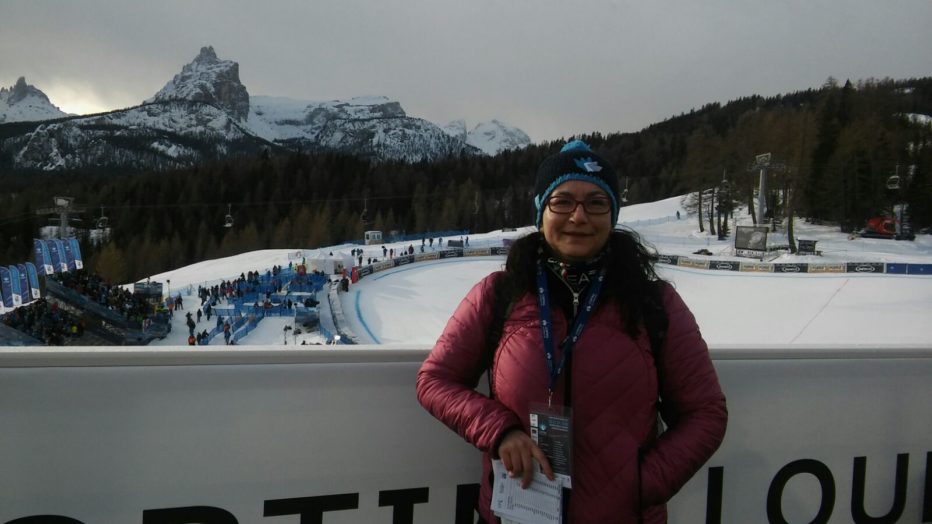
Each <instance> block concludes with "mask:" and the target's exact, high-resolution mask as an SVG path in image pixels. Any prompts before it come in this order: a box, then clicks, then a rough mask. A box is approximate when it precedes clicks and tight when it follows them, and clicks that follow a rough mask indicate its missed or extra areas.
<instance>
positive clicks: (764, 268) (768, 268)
mask: <svg viewBox="0 0 932 524" xmlns="http://www.w3.org/2000/svg"><path fill="white" fill-rule="evenodd" d="M738 271H744V272H745V273H773V264H766V263H764V262H742V263H741V269H739V270H738Z"/></svg>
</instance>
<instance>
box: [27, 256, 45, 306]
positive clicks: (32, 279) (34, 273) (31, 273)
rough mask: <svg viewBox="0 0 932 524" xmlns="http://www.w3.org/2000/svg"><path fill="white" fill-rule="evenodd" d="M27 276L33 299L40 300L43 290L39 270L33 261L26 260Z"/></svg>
mask: <svg viewBox="0 0 932 524" xmlns="http://www.w3.org/2000/svg"><path fill="white" fill-rule="evenodd" d="M26 276H27V277H28V279H29V288H30V289H31V290H32V298H33V300H38V299H39V297H41V296H42V291H41V290H40V289H39V272H38V270H37V269H36V265H35V264H33V263H32V262H26Z"/></svg>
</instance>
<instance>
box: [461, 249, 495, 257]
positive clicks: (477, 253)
mask: <svg viewBox="0 0 932 524" xmlns="http://www.w3.org/2000/svg"><path fill="white" fill-rule="evenodd" d="M491 254H492V253H491V251H489V248H487V247H471V248H469V249H464V250H463V256H464V257H487V256H489V255H491Z"/></svg>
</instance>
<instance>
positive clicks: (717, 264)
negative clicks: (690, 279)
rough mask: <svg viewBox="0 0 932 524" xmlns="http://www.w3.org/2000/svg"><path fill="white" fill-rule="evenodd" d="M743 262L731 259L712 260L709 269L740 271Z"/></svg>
mask: <svg viewBox="0 0 932 524" xmlns="http://www.w3.org/2000/svg"><path fill="white" fill-rule="evenodd" d="M740 265H741V262H731V261H729V260H710V261H709V269H714V270H716V271H738V268H739V267H740Z"/></svg>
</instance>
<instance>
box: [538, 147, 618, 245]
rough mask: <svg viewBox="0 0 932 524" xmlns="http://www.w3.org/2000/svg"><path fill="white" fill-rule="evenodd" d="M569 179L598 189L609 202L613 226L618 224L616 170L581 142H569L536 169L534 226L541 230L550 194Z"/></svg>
mask: <svg viewBox="0 0 932 524" xmlns="http://www.w3.org/2000/svg"><path fill="white" fill-rule="evenodd" d="M569 180H582V181H583V182H590V183H592V184H595V185H597V186H599V188H600V189H602V190H603V191H605V193H606V194H607V195H608V196H609V198H610V199H611V200H612V225H613V226H614V224H615V223H616V222H618V178H617V177H616V176H615V169H614V168H612V166H611V164H609V163H608V162H606V161H605V159H604V158H602V157H601V156H599V155H597V154H595V153H594V152H593V151H592V149H590V148H589V146H588V145H586V143H585V142H583V141H582V140H573V141H572V142H568V143H567V144H566V145H565V146H563V148H562V149H560V152H559V153H557V154H556V155H552V156H549V157H547V158H546V159H544V161H543V162H541V164H540V167H539V168H537V180H536V181H535V183H534V210H535V212H536V213H537V214H536V221H535V224H536V225H537V227H538V228H540V226H541V223H542V222H543V219H544V207H545V206H546V202H547V198H548V197H549V196H550V193H552V192H553V190H554V189H556V188H557V186H559V185H560V184H562V183H564V182H567V181H569Z"/></svg>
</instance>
